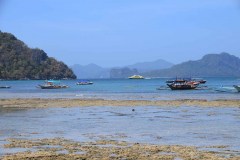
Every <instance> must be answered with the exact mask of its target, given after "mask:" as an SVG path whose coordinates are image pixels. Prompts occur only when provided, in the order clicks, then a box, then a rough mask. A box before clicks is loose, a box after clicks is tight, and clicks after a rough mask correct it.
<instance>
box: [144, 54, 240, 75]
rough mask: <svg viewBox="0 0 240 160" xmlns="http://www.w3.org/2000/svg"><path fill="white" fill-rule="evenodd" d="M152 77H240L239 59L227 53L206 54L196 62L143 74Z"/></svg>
mask: <svg viewBox="0 0 240 160" xmlns="http://www.w3.org/2000/svg"><path fill="white" fill-rule="evenodd" d="M145 76H152V77H176V76H178V77H240V59H239V58H238V57H236V56H234V55H230V54H228V53H221V54H207V55H205V56H204V57H203V58H202V59H200V60H197V61H188V62H184V63H181V64H178V65H174V66H173V67H171V68H169V69H162V70H155V71H152V72H148V73H145Z"/></svg>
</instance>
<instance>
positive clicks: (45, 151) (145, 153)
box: [2, 138, 240, 160]
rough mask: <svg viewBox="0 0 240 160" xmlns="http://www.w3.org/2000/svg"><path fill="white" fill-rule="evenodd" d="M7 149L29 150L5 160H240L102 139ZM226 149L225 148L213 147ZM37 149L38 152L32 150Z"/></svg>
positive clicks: (12, 142)
mask: <svg viewBox="0 0 240 160" xmlns="http://www.w3.org/2000/svg"><path fill="white" fill-rule="evenodd" d="M8 141H9V144H5V145H4V147H5V148H25V149H28V151H25V152H19V153H15V154H12V155H5V156H4V157H2V158H3V160H12V159H17V160H20V159H28V160H33V159H34V160H38V159H41V160H49V159H60V160H61V159H64V160H66V159H82V160H83V159H104V160H107V159H132V160H133V159H140V160H145V159H152V160H155V159H164V160H177V159H178V160H182V159H184V160H190V159H191V160H195V159H201V160H206V159H207V160H237V159H240V156H238V155H234V154H227V155H228V156H226V153H225V151H223V153H222V152H217V151H216V152H214V151H207V150H201V149H199V148H197V147H194V146H181V145H151V144H140V143H128V142H125V141H113V140H100V141H96V142H74V141H71V140H66V139H61V138H54V139H35V140H23V139H9V140H8ZM209 147H214V148H223V149H224V148H225V146H209ZM32 148H34V150H35V151H31V149H32Z"/></svg>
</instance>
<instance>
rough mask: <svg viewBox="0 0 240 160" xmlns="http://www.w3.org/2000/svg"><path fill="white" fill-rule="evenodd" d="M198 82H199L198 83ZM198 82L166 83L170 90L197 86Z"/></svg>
mask: <svg viewBox="0 0 240 160" xmlns="http://www.w3.org/2000/svg"><path fill="white" fill-rule="evenodd" d="M198 84H199V83H198ZM198 84H190V83H172V84H167V85H168V86H169V88H171V89H172V90H188V89H195V88H197V86H198Z"/></svg>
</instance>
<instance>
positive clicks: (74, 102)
mask: <svg viewBox="0 0 240 160" xmlns="http://www.w3.org/2000/svg"><path fill="white" fill-rule="evenodd" d="M86 106H166V107H167V106H176V107H177V106H200V107H240V100H224V99H220V100H212V101H208V100H198V99H196V100H195V99H182V100H157V101H149V100H104V99H38V98H35V99H0V108H1V107H3V108H48V107H86Z"/></svg>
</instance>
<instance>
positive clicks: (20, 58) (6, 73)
mask: <svg viewBox="0 0 240 160" xmlns="http://www.w3.org/2000/svg"><path fill="white" fill-rule="evenodd" d="M63 78H70V79H75V78H76V76H75V75H74V73H73V71H72V70H71V69H69V68H68V66H67V65H65V64H64V63H63V62H58V61H57V60H55V59H54V58H51V57H48V56H47V54H46V53H45V52H44V51H43V50H40V49H31V48H29V47H27V45H26V44H24V43H23V42H22V41H20V40H18V39H17V38H16V37H15V36H14V35H12V34H10V33H4V32H1V31H0V79H7V80H19V79H63Z"/></svg>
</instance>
